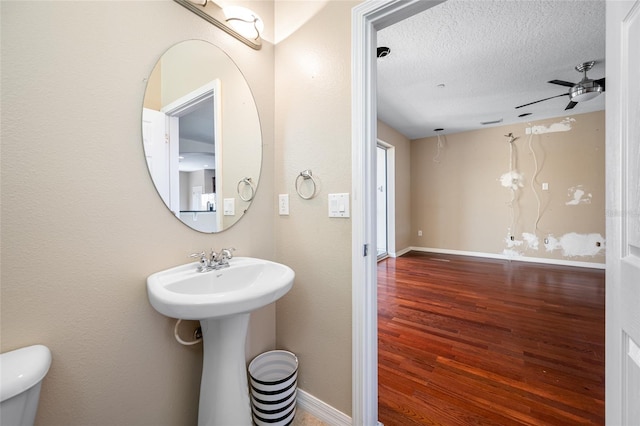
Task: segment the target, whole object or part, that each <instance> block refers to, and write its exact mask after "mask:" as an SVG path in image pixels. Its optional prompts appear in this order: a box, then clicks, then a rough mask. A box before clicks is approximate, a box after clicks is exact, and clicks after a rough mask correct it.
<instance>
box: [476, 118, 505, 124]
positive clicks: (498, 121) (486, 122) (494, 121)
mask: <svg viewBox="0 0 640 426" xmlns="http://www.w3.org/2000/svg"><path fill="white" fill-rule="evenodd" d="M498 123H502V118H499V119H497V120H493V121H481V122H480V124H482V125H483V126H488V125H490V124H498Z"/></svg>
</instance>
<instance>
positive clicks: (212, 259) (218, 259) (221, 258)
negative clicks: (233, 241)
mask: <svg viewBox="0 0 640 426" xmlns="http://www.w3.org/2000/svg"><path fill="white" fill-rule="evenodd" d="M234 251H235V248H233V247H232V248H224V249H222V250H220V252H219V253H217V252H216V251H215V250H213V249H212V250H211V254H209V257H208V258H207V255H206V254H205V252H201V253H193V254H192V255H190V257H197V258H199V261H198V262H199V263H198V269H197V270H196V271H197V272H207V271H214V270H217V269H221V268H226V267H228V266H229V260H231V259H232V258H233V252H234Z"/></svg>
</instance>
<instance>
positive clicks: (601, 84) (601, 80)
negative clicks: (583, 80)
mask: <svg viewBox="0 0 640 426" xmlns="http://www.w3.org/2000/svg"><path fill="white" fill-rule="evenodd" d="M594 81H595V82H596V83H598V84H599V85H600V87H602V91H603V92H604V77H602V78H601V79H599V80H594Z"/></svg>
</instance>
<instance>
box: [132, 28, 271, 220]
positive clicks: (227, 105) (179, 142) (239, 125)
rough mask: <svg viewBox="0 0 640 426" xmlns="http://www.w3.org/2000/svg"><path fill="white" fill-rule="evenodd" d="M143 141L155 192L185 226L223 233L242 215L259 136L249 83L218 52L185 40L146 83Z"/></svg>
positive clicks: (253, 185)
mask: <svg viewBox="0 0 640 426" xmlns="http://www.w3.org/2000/svg"><path fill="white" fill-rule="evenodd" d="M142 142H143V146H144V154H145V157H146V160H147V167H148V169H149V174H150V175H151V179H152V180H153V183H154V185H155V187H156V190H157V191H158V194H159V195H160V197H161V198H162V200H163V201H164V203H165V204H166V206H167V207H168V208H169V210H171V212H172V213H173V214H174V215H175V216H176V217H177V218H179V219H180V220H181V221H182V222H183V223H184V224H186V225H187V226H189V227H191V228H193V229H195V230H197V231H200V232H220V231H223V230H225V229H227V228H229V227H230V226H232V225H233V224H235V223H236V222H237V221H238V220H240V218H241V217H242V216H243V215H244V214H245V213H246V212H247V209H248V208H249V206H250V205H251V201H252V200H253V198H254V196H255V194H256V190H257V189H258V181H259V177H260V167H261V164H262V133H261V130H260V120H259V118H258V110H257V108H256V104H255V102H254V100H253V95H252V93H251V89H250V88H249V85H248V83H247V81H246V80H245V79H244V76H243V75H242V73H241V72H240V70H239V69H238V67H237V66H236V64H235V63H234V62H233V61H232V60H231V58H229V56H227V54H226V53H225V52H223V51H222V50H221V49H219V48H218V47H216V46H214V45H213V44H211V43H209V42H206V41H203V40H188V41H184V42H181V43H178V44H176V45H174V46H172V47H171V48H170V49H169V50H167V51H166V52H165V53H164V54H163V55H162V57H161V58H160V59H159V60H158V62H157V63H156V65H155V67H154V68H153V71H152V72H151V75H150V76H149V79H148V81H147V88H146V91H145V95H144V103H143V111H142Z"/></svg>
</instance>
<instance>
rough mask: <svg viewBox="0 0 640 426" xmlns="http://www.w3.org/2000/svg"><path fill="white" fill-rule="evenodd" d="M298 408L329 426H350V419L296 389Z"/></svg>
mask: <svg viewBox="0 0 640 426" xmlns="http://www.w3.org/2000/svg"><path fill="white" fill-rule="evenodd" d="M296 400H297V403H298V407H299V408H300V409H301V410H304V411H306V412H307V413H309V414H311V415H312V416H314V417H316V418H318V419H319V420H322V421H323V422H325V423H327V424H330V425H331V426H351V417H349V416H347V415H346V414H345V413H343V412H342V411H339V410H337V409H335V408H333V407H332V406H330V405H329V404H327V403H325V402H323V401H320V400H319V399H318V398H316V397H315V396H313V395H311V394H309V393H307V392H305V391H303V390H302V389H298V396H297V398H296Z"/></svg>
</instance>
